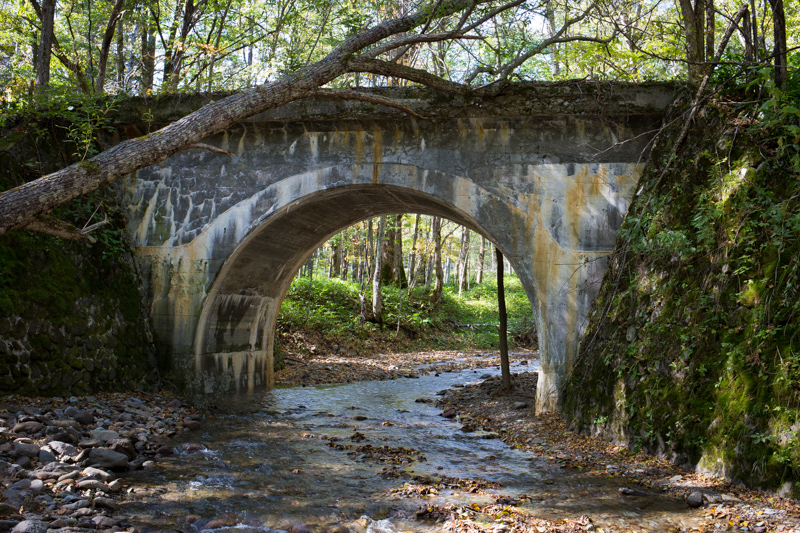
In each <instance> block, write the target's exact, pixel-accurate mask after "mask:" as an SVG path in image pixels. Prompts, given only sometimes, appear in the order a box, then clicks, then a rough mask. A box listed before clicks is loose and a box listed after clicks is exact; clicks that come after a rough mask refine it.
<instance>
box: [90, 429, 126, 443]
mask: <svg viewBox="0 0 800 533" xmlns="http://www.w3.org/2000/svg"><path fill="white" fill-rule="evenodd" d="M89 434H90V435H91V436H92V438H93V439H97V440H99V441H102V442H108V441H110V440H114V439H118V438H119V433H117V432H116V431H114V430H113V429H94V430H92V431H90V432H89Z"/></svg>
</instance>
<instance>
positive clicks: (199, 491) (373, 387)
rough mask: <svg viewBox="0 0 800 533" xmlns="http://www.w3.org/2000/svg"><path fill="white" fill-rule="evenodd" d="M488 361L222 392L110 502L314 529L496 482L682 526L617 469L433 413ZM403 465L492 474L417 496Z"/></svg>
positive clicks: (653, 526)
mask: <svg viewBox="0 0 800 533" xmlns="http://www.w3.org/2000/svg"><path fill="white" fill-rule="evenodd" d="M537 366H538V363H537V362H532V363H530V364H527V365H517V366H515V367H514V368H513V371H515V372H523V371H535V370H536V369H537ZM498 372H499V370H498V369H496V368H491V369H484V370H478V371H475V370H465V371H461V372H454V373H448V374H442V375H441V376H435V375H433V374H430V375H423V376H422V377H420V378H419V379H410V378H403V379H398V380H393V381H381V382H361V383H351V384H345V385H324V386H317V387H306V388H303V387H295V388H284V389H277V390H275V391H273V392H271V393H266V394H256V395H238V396H232V397H229V398H226V400H225V401H224V402H222V405H223V408H224V410H225V412H226V413H227V414H222V415H219V416H217V417H216V418H213V419H210V420H208V421H207V423H206V424H205V426H204V428H203V431H202V433H201V434H199V435H198V434H188V435H186V438H185V439H184V440H183V441H180V440H179V441H178V442H177V448H179V449H180V448H181V446H182V445H183V444H185V443H188V442H194V443H199V444H201V445H202V447H203V449H202V450H200V451H193V452H186V451H181V452H179V453H178V454H176V455H175V456H173V457H170V458H167V459H164V460H162V462H161V464H160V465H159V468H158V469H154V470H147V471H143V472H138V473H135V474H134V475H133V476H131V478H130V480H131V482H133V484H134V486H136V487H142V489H141V490H139V489H138V488H137V490H139V492H138V493H136V494H133V495H131V497H130V498H129V499H128V500H127V501H126V503H125V504H124V506H123V512H124V513H125V514H127V515H128V516H129V517H130V522H131V523H132V524H133V525H135V526H137V527H138V528H139V529H140V530H147V529H151V530H152V529H159V530H164V529H170V530H180V531H196V530H198V529H201V528H203V527H206V528H209V527H214V528H217V529H219V528H224V527H231V526H234V525H236V524H239V526H238V527H239V529H237V531H241V529H242V528H246V526H250V527H251V528H255V529H258V530H270V529H284V530H289V529H291V528H292V526H293V525H295V526H296V525H297V524H305V525H306V526H307V527H308V528H309V529H313V530H314V531H317V532H324V531H334V530H336V529H335V528H336V527H338V526H339V525H341V524H347V523H349V522H352V521H353V520H356V519H358V518H359V517H360V516H362V515H366V516H367V517H369V518H371V519H374V520H382V519H386V518H387V517H390V516H392V517H393V518H392V519H391V520H389V521H385V522H381V524H382V527H384V528H392V529H393V530H396V531H438V530H439V529H438V528H437V527H436V526H435V525H433V524H425V523H421V522H413V521H408V520H404V519H403V517H413V516H414V512H415V511H416V510H418V509H419V508H420V507H421V506H422V505H423V504H431V503H432V504H439V505H442V504H446V503H453V504H457V505H463V504H466V505H469V504H472V503H478V504H487V503H493V502H494V501H495V499H496V498H497V497H499V496H501V495H502V496H505V497H512V498H519V497H520V496H522V495H525V500H526V502H528V503H524V504H522V505H520V506H519V507H520V508H521V509H524V510H525V511H527V512H529V513H531V514H533V515H535V516H537V517H540V518H546V519H550V520H562V519H565V518H575V517H579V516H581V515H583V514H589V515H590V516H592V519H593V521H594V522H595V523H596V524H604V523H605V524H608V525H613V524H615V523H622V522H624V523H625V524H627V525H628V527H631V526H634V527H638V528H641V530H649V531H666V530H668V529H670V528H673V527H676V526H677V527H681V528H683V527H688V526H689V524H688V523H687V521H691V520H693V515H692V514H690V513H687V511H686V507H685V505H684V504H682V503H680V502H676V501H674V500H672V499H670V498H668V497H666V496H663V495H661V494H658V493H655V492H653V493H647V492H644V491H643V492H642V493H641V494H640V495H638V496H634V497H629V498H621V497H620V496H619V493H618V489H619V487H621V486H622V485H623V481H622V480H619V479H616V478H607V477H599V476H591V475H589V474H586V473H582V472H578V471H571V470H565V469H561V468H559V467H558V466H557V465H554V464H553V463H552V462H550V461H548V460H547V459H546V458H543V457H537V456H536V455H534V454H532V453H530V452H524V451H520V450H516V449H513V448H511V447H509V446H507V445H506V444H505V443H503V442H502V441H501V440H500V439H498V438H487V437H492V435H487V434H485V433H484V432H481V431H476V432H470V433H465V432H462V431H461V429H460V425H459V424H458V422H456V421H453V420H446V419H444V418H442V417H441V416H439V414H440V412H441V411H440V409H438V408H436V407H434V406H433V404H432V400H433V399H434V398H435V397H436V396H435V395H436V392H437V391H440V390H442V389H445V388H448V387H454V386H458V385H459V384H464V383H467V382H473V381H478V380H479V379H480V378H481V377H483V376H484V375H485V374H490V375H496V374H497V373H498ZM417 400H420V401H417ZM189 438H191V439H193V440H192V441H189V440H188V439H189ZM412 476H424V477H425V478H434V479H437V478H438V476H449V477H457V478H464V479H473V478H482V479H484V480H488V481H491V482H497V483H500V485H501V486H500V488H497V489H487V490H485V491H480V492H481V493H480V494H478V493H472V492H469V491H468V490H462V489H458V488H452V489H445V490H441V491H439V493H438V494H436V495H429V496H422V497H408V496H401V495H399V494H394V493H391V492H390V489H397V488H402V487H403V485H404V483H406V482H409V483H415V481H414V480H413V478H412ZM372 530H373V531H377V529H376V527H373V528H372Z"/></svg>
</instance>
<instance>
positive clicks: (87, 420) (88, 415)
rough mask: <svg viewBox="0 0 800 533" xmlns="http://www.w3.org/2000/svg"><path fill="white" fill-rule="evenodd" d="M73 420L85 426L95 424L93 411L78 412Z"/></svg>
mask: <svg viewBox="0 0 800 533" xmlns="http://www.w3.org/2000/svg"><path fill="white" fill-rule="evenodd" d="M72 418H73V419H74V420H75V422H78V423H79V424H83V425H84V426H88V425H89V424H92V423H94V414H93V413H92V412H91V411H78V412H77V413H76V414H75V416H73V417H72Z"/></svg>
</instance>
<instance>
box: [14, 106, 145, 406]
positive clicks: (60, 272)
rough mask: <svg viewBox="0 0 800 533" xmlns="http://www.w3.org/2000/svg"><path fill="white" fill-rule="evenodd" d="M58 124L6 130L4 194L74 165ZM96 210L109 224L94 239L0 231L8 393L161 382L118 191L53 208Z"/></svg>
mask: <svg viewBox="0 0 800 533" xmlns="http://www.w3.org/2000/svg"><path fill="white" fill-rule="evenodd" d="M54 126H55V125H54V124H53V123H52V121H51V120H50V119H47V118H38V119H36V120H33V119H19V120H18V121H17V122H16V123H14V124H12V125H11V128H13V129H11V130H10V132H11V134H9V135H0V138H2V139H3V141H2V146H0V148H2V150H1V151H0V190H4V189H8V188H11V187H14V186H16V185H18V184H20V183H22V182H24V181H27V180H30V179H32V178H35V177H37V176H38V175H40V173H44V172H46V171H48V170H50V169H55V168H60V167H62V166H64V165H65V164H67V163H69V162H70V159H71V158H70V157H69V156H68V155H65V152H66V153H67V154H68V153H69V151H70V147H69V145H68V142H65V141H64V139H61V138H58V137H55V138H54V135H53V132H58V131H59V128H57V127H54ZM42 131H45V132H47V131H49V132H51V133H50V134H47V133H45V134H42ZM0 133H3V132H0ZM5 133H9V132H8V131H7V132H5ZM56 135H57V133H56ZM54 141H55V142H54ZM95 211H97V213H96V214H95V217H103V216H106V215H107V216H108V217H109V220H110V223H109V224H108V225H107V226H104V227H103V228H101V229H100V230H99V231H97V232H95V233H94V234H93V237H94V240H95V242H90V241H89V240H84V241H81V242H72V241H66V240H62V239H58V238H55V237H51V236H49V235H44V234H38V233H33V232H29V231H27V230H18V231H13V232H10V233H7V234H4V235H0V394H4V393H15V394H24V395H70V394H75V395H78V394H86V393H92V392H96V391H108V390H124V389H137V388H146V387H148V386H150V385H152V384H155V383H157V382H158V369H157V365H156V357H155V349H154V347H153V344H152V334H151V332H150V327H149V317H148V315H147V312H146V306H145V305H143V304H144V302H143V301H142V296H141V292H140V290H139V287H140V276H139V274H138V272H137V268H136V265H135V263H134V260H133V255H132V253H131V248H130V245H129V242H128V240H127V237H126V235H127V234H126V231H125V229H124V228H125V222H126V220H125V216H124V213H123V212H122V211H121V210H120V209H118V207H117V192H116V189H115V188H114V187H108V188H106V189H104V190H101V191H96V192H95V193H93V194H91V195H89V196H87V197H83V198H80V199H78V200H75V201H73V202H70V203H69V204H67V205H66V206H64V207H63V208H60V209H59V210H58V212H56V213H53V214H54V215H55V216H56V217H57V218H60V219H62V220H67V221H70V222H73V223H75V224H77V225H78V226H79V227H80V226H82V225H83V224H84V223H85V221H86V220H87V219H88V218H89V217H91V216H92V213H94V212H95Z"/></svg>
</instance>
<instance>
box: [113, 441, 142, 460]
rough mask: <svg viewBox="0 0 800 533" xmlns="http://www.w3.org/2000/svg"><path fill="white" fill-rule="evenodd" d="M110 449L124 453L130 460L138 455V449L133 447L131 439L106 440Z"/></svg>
mask: <svg viewBox="0 0 800 533" xmlns="http://www.w3.org/2000/svg"><path fill="white" fill-rule="evenodd" d="M106 445H107V446H108V447H109V449H111V450H114V451H115V452H119V453H124V454H125V455H127V456H128V460H130V459H133V458H134V457H136V449H135V448H134V447H133V443H131V440H130V439H111V440H109V441H108V442H106Z"/></svg>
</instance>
